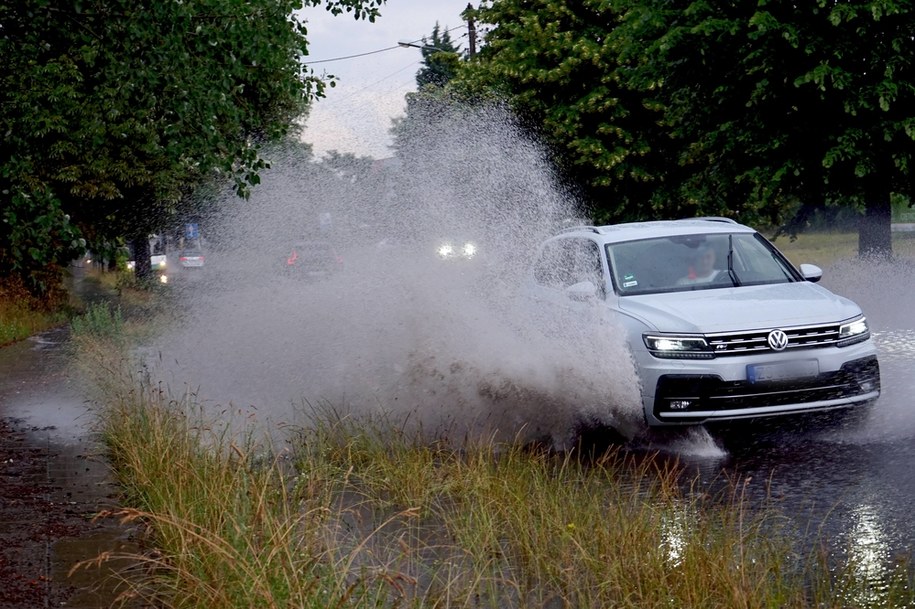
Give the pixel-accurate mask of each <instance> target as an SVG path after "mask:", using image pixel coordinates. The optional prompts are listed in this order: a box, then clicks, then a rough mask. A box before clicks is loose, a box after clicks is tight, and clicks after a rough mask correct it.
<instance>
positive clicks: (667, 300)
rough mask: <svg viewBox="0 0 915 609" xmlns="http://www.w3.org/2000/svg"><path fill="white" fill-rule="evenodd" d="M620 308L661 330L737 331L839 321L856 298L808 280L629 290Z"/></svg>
mask: <svg viewBox="0 0 915 609" xmlns="http://www.w3.org/2000/svg"><path fill="white" fill-rule="evenodd" d="M619 308H620V310H621V311H622V312H623V313H625V314H627V315H630V316H632V317H635V318H637V319H639V320H641V321H642V322H643V323H645V324H647V325H648V326H649V327H651V328H652V329H654V330H655V331H658V332H696V333H710V332H737V331H741V330H755V329H765V328H785V327H789V326H801V325H815V324H828V323H836V322H840V321H843V320H846V319H849V318H851V317H855V316H856V315H859V314H860V313H861V309H860V308H859V307H858V305H856V304H855V303H854V302H852V301H850V300H848V299H847V298H843V297H841V296H837V295H836V294H833V293H832V292H830V291H828V290H826V289H825V288H822V287H820V286H818V285H815V284H813V283H810V282H806V281H799V282H794V283H782V284H776V285H760V286H741V287H737V288H721V289H711V290H695V291H687V292H674V293H664V294H645V295H640V296H623V297H621V298H620V299H619Z"/></svg>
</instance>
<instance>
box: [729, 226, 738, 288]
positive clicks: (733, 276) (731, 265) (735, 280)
mask: <svg viewBox="0 0 915 609" xmlns="http://www.w3.org/2000/svg"><path fill="white" fill-rule="evenodd" d="M728 276H729V277H730V278H731V281H732V282H733V283H734V286H735V287H739V286H740V279H738V278H737V271H735V270H734V235H728Z"/></svg>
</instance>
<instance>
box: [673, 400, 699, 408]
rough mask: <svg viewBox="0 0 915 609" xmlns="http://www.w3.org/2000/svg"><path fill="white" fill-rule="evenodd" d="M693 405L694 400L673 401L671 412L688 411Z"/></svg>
mask: <svg viewBox="0 0 915 609" xmlns="http://www.w3.org/2000/svg"><path fill="white" fill-rule="evenodd" d="M692 405H693V401H692V400H671V401H670V404H669V406H670V409H671V410H686V409H687V408H689V407H690V406H692Z"/></svg>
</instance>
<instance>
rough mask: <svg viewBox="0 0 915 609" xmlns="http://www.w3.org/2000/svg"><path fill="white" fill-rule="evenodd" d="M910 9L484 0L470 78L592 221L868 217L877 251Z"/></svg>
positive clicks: (914, 118)
mask: <svg viewBox="0 0 915 609" xmlns="http://www.w3.org/2000/svg"><path fill="white" fill-rule="evenodd" d="M913 16H915V8H913V7H912V6H911V5H910V4H909V3H903V2H893V1H892V0H887V1H884V0H869V1H851V2H842V3H834V2H827V1H826V0H819V1H815V2H810V3H806V4H805V3H801V4H797V3H795V4H793V5H792V4H784V3H778V2H769V1H766V0H763V1H762V2H752V3H751V2H724V1H717V0H703V1H695V2H693V1H685V0H684V1H674V2H670V1H667V0H640V1H638V2H622V1H621V0H620V1H613V0H611V1H607V0H591V1H587V0H586V1H583V2H570V1H566V0H533V1H529V0H525V1H521V0H493V1H492V2H490V3H485V4H484V6H482V7H481V9H480V11H479V18H480V19H481V21H483V22H485V23H489V24H492V27H491V28H490V29H489V31H488V33H487V34H486V37H485V42H486V44H485V46H484V47H483V49H482V51H481V53H479V56H478V57H479V59H478V61H476V62H471V64H470V66H469V67H470V68H472V69H468V70H465V71H462V72H461V76H460V77H459V80H462V81H465V82H469V83H470V84H471V86H475V87H478V88H479V87H480V86H489V87H492V88H493V89H494V90H496V91H500V92H502V93H504V94H505V95H506V96H507V98H508V99H509V100H510V103H511V104H512V106H513V107H514V108H515V109H516V110H517V111H518V112H519V114H521V115H522V116H523V118H524V120H525V121H526V123H527V124H528V125H529V127H530V128H532V129H534V130H536V131H537V132H538V133H540V134H541V135H542V136H543V137H544V139H546V140H547V142H549V143H550V144H551V145H552V147H553V149H554V151H555V155H556V159H557V162H558V164H559V165H560V166H561V167H562V168H563V169H564V171H565V172H566V173H567V174H568V175H569V176H571V177H572V179H574V180H575V181H577V182H578V183H580V184H582V185H583V192H584V193H585V194H586V195H588V198H589V200H590V202H591V204H592V206H593V208H594V212H595V213H594V215H595V216H597V217H598V218H599V219H605V220H618V219H629V218H640V217H647V216H654V215H665V216H676V215H693V214H718V215H729V216H733V217H738V218H740V219H741V220H743V221H747V222H771V223H775V224H784V223H787V224H789V225H792V224H793V225H794V226H797V225H799V224H801V223H802V222H803V220H804V218H805V217H806V216H807V214H809V212H810V211H811V210H814V209H822V208H825V207H827V206H837V205H841V206H857V207H859V208H860V209H862V210H863V213H864V216H863V221H862V222H861V224H860V226H861V231H860V247H859V250H860V251H861V253H862V254H868V253H876V254H881V255H887V254H889V253H890V251H891V245H890V244H891V242H890V224H889V222H890V200H891V197H892V196H893V194H896V195H901V196H904V197H909V198H910V197H911V194H912V192H911V191H912V189H913V185H915V181H913V180H912V178H911V168H912V154H913V153H915V146H913V145H912V144H913V142H912V140H913V137H915V127H913V125H915V111H913V107H915V106H913V103H912V102H913V101H915V100H913V96H915V73H913V63H912V61H913V51H912V49H913V47H912V41H913V39H915V19H913Z"/></svg>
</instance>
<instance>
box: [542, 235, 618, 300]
mask: <svg viewBox="0 0 915 609" xmlns="http://www.w3.org/2000/svg"><path fill="white" fill-rule="evenodd" d="M534 279H535V280H536V281H537V283H540V284H541V285H545V286H548V287H552V288H557V289H562V288H567V287H569V286H570V285H574V284H576V283H579V282H582V281H590V282H591V283H593V284H594V285H595V286H597V287H598V288H601V290H603V286H604V277H603V266H602V265H601V259H600V248H599V247H598V245H597V244H596V243H594V242H593V241H591V240H589V239H577V238H569V239H560V240H557V241H552V242H550V243H548V244H547V245H546V246H545V247H544V248H543V250H542V251H541V253H540V257H539V258H538V259H537V262H536V264H535V265H534Z"/></svg>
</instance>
